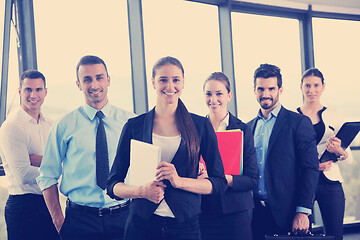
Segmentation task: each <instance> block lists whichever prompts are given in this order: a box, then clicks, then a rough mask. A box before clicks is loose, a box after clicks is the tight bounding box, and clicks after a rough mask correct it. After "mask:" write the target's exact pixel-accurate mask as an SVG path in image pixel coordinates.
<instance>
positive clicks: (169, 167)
mask: <svg viewBox="0 0 360 240" xmlns="http://www.w3.org/2000/svg"><path fill="white" fill-rule="evenodd" d="M156 169H158V170H157V172H156V180H157V181H162V180H165V179H166V180H169V181H170V183H171V185H172V186H173V187H174V188H181V187H182V186H183V183H182V178H181V177H179V175H178V174H177V171H176V168H175V166H174V164H171V163H168V162H161V163H159V165H158V166H157V168H156Z"/></svg>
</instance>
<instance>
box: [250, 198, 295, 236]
mask: <svg viewBox="0 0 360 240" xmlns="http://www.w3.org/2000/svg"><path fill="white" fill-rule="evenodd" d="M254 202H255V208H254V210H253V213H252V221H251V228H252V233H253V239H254V240H264V239H265V235H270V236H272V235H274V234H285V235H287V233H288V232H291V226H290V225H289V227H287V228H286V229H284V228H280V227H279V226H278V225H277V224H276V222H275V219H274V217H273V215H272V213H271V211H270V208H269V207H268V206H263V205H262V204H261V203H260V201H257V200H254ZM290 224H292V223H290Z"/></svg>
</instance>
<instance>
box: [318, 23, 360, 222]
mask: <svg viewBox="0 0 360 240" xmlns="http://www.w3.org/2000/svg"><path fill="white" fill-rule="evenodd" d="M313 29H314V52H315V64H316V67H317V68H319V69H320V71H322V73H323V74H324V78H325V83H326V88H325V91H324V92H323V95H322V99H321V100H322V104H323V105H325V106H327V107H329V108H334V109H336V111H338V112H339V114H340V115H341V116H342V118H343V119H344V120H345V121H359V119H360V110H359V109H360V101H359V97H358V95H359V89H360V81H359V77H358V76H359V74H358V69H359V66H358V65H359V55H360V45H359V42H360V22H356V21H345V20H332V19H320V18H314V19H313ZM352 145H353V146H360V135H359V134H358V136H357V138H356V139H355V140H354V142H353V143H352ZM352 154H353V157H354V162H353V163H352V164H351V165H346V164H339V166H340V167H341V174H342V176H343V178H344V182H343V187H344V191H345V196H346V204H345V219H344V222H353V221H355V220H360V204H359V201H358V198H359V196H360V191H359V185H360V179H359V177H358V175H359V171H360V164H359V161H360V151H359V150H357V151H352Z"/></svg>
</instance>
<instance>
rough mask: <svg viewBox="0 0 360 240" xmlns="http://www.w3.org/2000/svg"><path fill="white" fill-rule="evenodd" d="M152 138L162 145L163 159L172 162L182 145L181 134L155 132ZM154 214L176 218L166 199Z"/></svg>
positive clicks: (154, 142)
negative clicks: (171, 135) (165, 134)
mask: <svg viewBox="0 0 360 240" xmlns="http://www.w3.org/2000/svg"><path fill="white" fill-rule="evenodd" d="M152 140H153V144H154V145H156V146H158V147H160V149H161V161H165V162H168V163H170V162H171V160H172V159H173V158H174V156H175V154H176V152H177V150H178V148H179V146H180V142H181V135H178V136H174V137H165V136H160V135H157V134H155V133H153V135H152ZM154 214H156V215H159V216H162V217H172V218H175V216H174V214H173V213H172V211H171V209H170V207H169V205H168V204H167V203H166V201H165V199H163V200H162V201H161V203H160V205H159V206H158V208H157V209H156V211H155V212H154Z"/></svg>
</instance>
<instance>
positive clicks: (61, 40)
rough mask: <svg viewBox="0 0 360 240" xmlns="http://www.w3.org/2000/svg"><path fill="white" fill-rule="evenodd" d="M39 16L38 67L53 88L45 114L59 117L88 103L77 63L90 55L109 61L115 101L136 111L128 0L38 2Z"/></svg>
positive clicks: (110, 96) (111, 95)
mask: <svg viewBox="0 0 360 240" xmlns="http://www.w3.org/2000/svg"><path fill="white" fill-rule="evenodd" d="M64 13H65V14H64ZM34 14H35V31H36V47H37V56H38V68H39V70H40V71H41V72H43V73H44V75H45V77H46V78H47V87H48V95H47V97H46V100H45V103H44V106H43V111H44V112H46V113H47V114H48V115H50V117H51V118H53V119H57V118H59V117H60V116H62V115H64V114H65V113H67V112H69V111H71V110H73V109H75V108H77V107H78V106H80V105H83V104H84V96H83V94H82V93H81V92H80V91H79V89H78V87H77V86H76V84H75V82H76V72H75V67H76V64H77V62H78V61H79V59H80V58H81V57H82V56H84V55H88V54H91V55H97V56H99V57H101V58H102V59H103V60H104V61H105V63H106V64H107V68H108V72H109V75H110V76H111V86H110V89H109V99H110V102H111V103H112V104H113V105H116V106H118V107H120V108H123V109H126V110H129V111H133V101H132V85H131V65H130V46H129V34H128V18H127V4H126V1H118V0H108V1H106V4H104V3H103V2H102V1H96V0H77V1H72V0H63V1H58V2H52V1H34Z"/></svg>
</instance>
